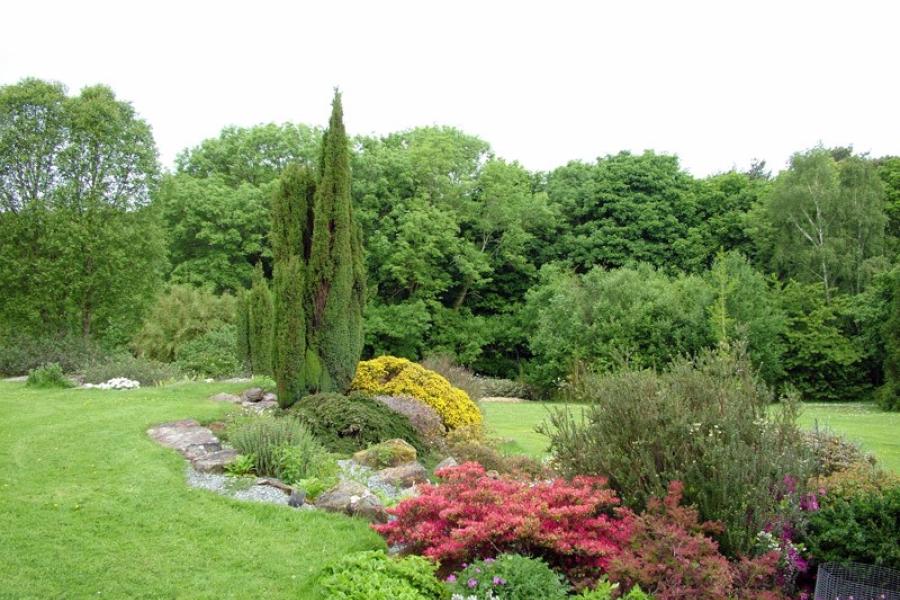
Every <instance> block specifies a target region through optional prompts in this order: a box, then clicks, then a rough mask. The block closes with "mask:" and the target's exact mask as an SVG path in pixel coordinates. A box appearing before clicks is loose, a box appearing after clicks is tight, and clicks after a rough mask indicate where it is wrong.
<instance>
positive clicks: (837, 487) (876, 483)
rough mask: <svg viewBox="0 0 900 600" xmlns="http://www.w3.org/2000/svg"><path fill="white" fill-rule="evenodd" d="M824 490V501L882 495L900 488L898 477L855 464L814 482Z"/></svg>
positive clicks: (871, 465) (858, 463)
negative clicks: (894, 488) (892, 489)
mask: <svg viewBox="0 0 900 600" xmlns="http://www.w3.org/2000/svg"><path fill="white" fill-rule="evenodd" d="M814 483H815V484H817V485H818V486H819V487H823V488H825V490H826V495H825V499H826V500H827V499H828V498H844V499H850V498H853V497H855V496H861V495H872V494H883V493H884V492H885V491H887V490H889V489H891V488H893V487H897V486H900V477H898V476H897V475H894V474H893V473H890V472H888V471H885V470H883V469H880V468H879V467H877V466H875V465H873V464H870V463H867V462H862V461H860V462H857V463H854V464H853V465H852V466H851V467H850V468H848V469H845V470H843V471H837V472H836V473H832V474H831V475H829V476H828V477H822V478H819V479H818V480H817V481H815V482H814Z"/></svg>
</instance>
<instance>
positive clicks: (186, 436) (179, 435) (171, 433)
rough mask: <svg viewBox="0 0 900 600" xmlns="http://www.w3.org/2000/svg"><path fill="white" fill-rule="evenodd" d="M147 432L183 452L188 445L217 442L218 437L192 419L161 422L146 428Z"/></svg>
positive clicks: (155, 438)
mask: <svg viewBox="0 0 900 600" xmlns="http://www.w3.org/2000/svg"><path fill="white" fill-rule="evenodd" d="M147 434H148V435H149V436H150V437H151V438H153V439H154V440H156V441H157V442H159V443H160V444H162V445H163V446H166V447H167V448H174V449H175V450H178V451H179V452H181V453H182V454H184V453H185V452H186V451H187V449H188V448H189V447H190V446H197V445H204V444H218V443H219V438H217V437H216V436H214V435H213V434H212V432H211V431H210V430H209V429H207V428H206V427H203V426H202V425H200V423H198V422H197V421H195V420H194V419H184V420H183V421H172V422H171V423H163V424H161V425H157V426H156V427H151V428H150V429H148V430H147Z"/></svg>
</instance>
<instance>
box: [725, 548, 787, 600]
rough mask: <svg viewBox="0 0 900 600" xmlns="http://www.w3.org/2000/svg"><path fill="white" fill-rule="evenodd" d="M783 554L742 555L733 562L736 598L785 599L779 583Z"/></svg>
mask: <svg viewBox="0 0 900 600" xmlns="http://www.w3.org/2000/svg"><path fill="white" fill-rule="evenodd" d="M780 560H781V554H780V553H779V552H777V551H772V552H768V553H766V554H763V555H762V556H758V557H756V558H747V557H741V559H740V560H738V561H737V562H734V563H732V574H733V576H734V592H735V598H739V599H740V600H785V599H786V598H788V596H786V595H785V594H784V593H782V592H781V589H780V588H781V584H780V583H779V561H780Z"/></svg>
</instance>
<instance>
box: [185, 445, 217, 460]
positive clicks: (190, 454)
mask: <svg viewBox="0 0 900 600" xmlns="http://www.w3.org/2000/svg"><path fill="white" fill-rule="evenodd" d="M221 449H222V444H221V443H220V442H215V443H211V444H192V445H190V446H188V447H187V448H185V449H184V450H182V451H181V453H182V454H183V455H184V457H185V458H186V459H188V460H197V459H198V458H203V457H204V456H206V455H208V454H212V453H213V452H218V451H219V450H221Z"/></svg>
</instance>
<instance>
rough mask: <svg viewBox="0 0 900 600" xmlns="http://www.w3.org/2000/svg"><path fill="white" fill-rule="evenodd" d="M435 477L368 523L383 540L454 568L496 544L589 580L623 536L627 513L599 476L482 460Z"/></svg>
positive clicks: (577, 580)
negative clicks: (531, 477)
mask: <svg viewBox="0 0 900 600" xmlns="http://www.w3.org/2000/svg"><path fill="white" fill-rule="evenodd" d="M435 475H436V476H437V477H438V478H439V479H440V484H439V485H423V486H420V488H419V491H420V495H419V496H418V497H415V498H410V499H408V500H405V501H403V502H401V503H400V504H399V505H398V506H397V507H396V508H393V509H390V510H389V512H390V513H391V514H393V515H394V516H395V517H396V519H395V520H394V521H392V522H390V523H387V524H385V525H375V526H374V527H375V530H376V531H378V532H379V533H381V534H382V535H384V536H385V538H386V539H387V541H388V543H389V544H402V545H405V546H406V547H407V549H408V550H409V551H411V552H415V553H417V554H422V555H424V556H426V557H429V558H433V559H435V560H437V561H439V562H440V563H441V565H442V567H443V568H445V569H451V570H452V569H453V568H454V567H457V568H458V567H459V566H461V565H462V564H463V563H470V562H472V561H473V560H476V559H479V558H489V557H492V556H496V554H497V553H498V552H514V553H518V554H524V555H528V556H539V557H541V558H543V559H544V560H545V561H546V562H547V564H549V565H550V566H551V567H552V568H554V569H555V570H557V571H559V572H560V573H562V574H564V575H565V576H566V577H567V578H568V579H569V581H570V582H571V583H573V584H578V585H583V584H589V583H591V582H593V581H594V580H595V579H596V578H597V577H599V576H600V575H601V574H602V572H603V571H604V570H605V569H606V568H607V567H608V566H609V563H610V561H611V560H612V558H613V557H615V556H616V555H617V554H618V553H619V552H620V551H621V550H622V548H623V547H624V546H625V545H626V544H627V542H628V539H629V536H630V533H631V521H632V518H633V517H632V514H631V512H630V511H628V510H625V509H621V508H620V507H619V499H618V497H617V496H616V494H615V492H614V491H612V490H611V489H609V488H607V487H606V480H605V479H603V478H602V477H576V478H575V479H573V480H572V481H566V480H563V479H555V480H552V481H538V482H531V481H522V480H517V479H512V478H509V477H489V476H487V475H486V474H485V470H484V468H483V467H482V466H481V465H478V464H475V463H465V464H463V465H460V466H458V467H451V468H447V469H441V470H439V471H438V472H437V473H435Z"/></svg>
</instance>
